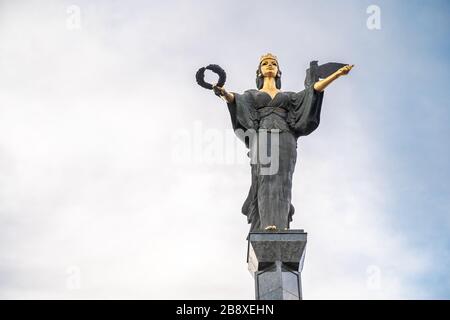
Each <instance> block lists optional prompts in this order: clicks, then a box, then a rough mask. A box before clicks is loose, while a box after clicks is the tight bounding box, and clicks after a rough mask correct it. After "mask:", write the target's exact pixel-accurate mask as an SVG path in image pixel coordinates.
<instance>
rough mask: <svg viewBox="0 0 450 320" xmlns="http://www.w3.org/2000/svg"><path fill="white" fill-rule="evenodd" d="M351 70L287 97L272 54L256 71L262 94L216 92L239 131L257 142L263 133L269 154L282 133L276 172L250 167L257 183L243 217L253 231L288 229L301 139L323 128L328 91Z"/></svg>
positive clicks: (311, 81) (308, 82) (311, 83)
mask: <svg viewBox="0 0 450 320" xmlns="http://www.w3.org/2000/svg"><path fill="white" fill-rule="evenodd" d="M316 66H317V65H316ZM311 67H313V64H311ZM352 67H353V65H345V66H344V67H342V68H339V69H338V70H337V71H335V72H333V73H331V74H330V75H328V76H327V77H326V78H324V79H322V80H320V81H319V78H318V77H317V76H316V77H312V78H311V77H310V78H309V79H308V78H307V80H306V81H305V86H306V88H305V89H304V90H303V91H300V92H283V91H281V90H280V89H281V71H280V68H279V64H278V60H277V57H276V56H274V55H272V54H270V53H268V54H266V55H263V56H262V57H261V59H260V62H259V65H258V68H257V71H256V85H257V88H258V90H255V89H251V90H247V91H245V92H244V93H242V94H238V93H234V92H228V91H227V90H225V89H224V88H223V87H218V86H214V87H213V88H214V92H215V93H216V94H217V95H220V96H221V97H223V98H224V99H225V100H226V102H227V105H228V110H229V112H230V116H231V121H232V125H233V129H234V130H235V132H237V131H238V130H244V131H248V130H253V131H254V132H255V133H256V134H255V135H256V137H257V139H256V140H255V141H260V138H261V134H262V132H264V133H265V134H266V135H267V138H266V140H265V142H264V144H266V145H267V150H272V147H273V145H274V144H275V141H276V139H275V137H274V134H275V133H276V134H277V137H276V138H277V139H278V141H277V144H276V146H277V150H276V151H277V156H278V159H277V161H278V164H277V168H276V170H275V172H272V173H269V174H267V173H265V174H263V173H262V172H263V169H264V168H266V167H267V165H266V164H265V163H263V162H262V161H259V160H258V161H256V162H255V163H251V173H252V184H251V187H250V191H249V193H248V197H247V199H246V200H245V202H244V205H243V206H242V213H243V214H244V215H246V216H247V220H248V223H250V224H251V228H250V231H257V230H271V231H276V230H287V229H289V223H290V222H291V221H292V215H293V214H294V206H293V205H292V204H291V190H292V175H293V173H294V168H295V163H296V159H297V139H298V137H300V136H306V135H308V134H310V133H311V132H312V131H314V130H315V129H316V128H317V127H318V125H319V122H320V111H321V106H322V99H323V91H324V89H325V88H326V87H327V86H328V85H329V84H330V83H332V82H333V81H334V80H336V79H337V78H339V77H340V76H342V75H346V74H348V73H349V71H350V70H351V69H352ZM244 142H246V141H245V140H244ZM246 144H247V146H248V147H250V149H252V146H254V143H247V142H246ZM256 145H258V144H256ZM259 146H260V145H259ZM269 153H270V151H269ZM258 159H259V158H258ZM272 160H273V159H272Z"/></svg>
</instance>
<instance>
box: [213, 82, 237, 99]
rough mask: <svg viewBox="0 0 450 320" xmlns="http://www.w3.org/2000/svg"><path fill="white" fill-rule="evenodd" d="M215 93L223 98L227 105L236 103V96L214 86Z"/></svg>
mask: <svg viewBox="0 0 450 320" xmlns="http://www.w3.org/2000/svg"><path fill="white" fill-rule="evenodd" d="M213 91H214V93H215V94H219V95H220V97H223V98H224V99H225V101H226V102H227V103H232V102H233V101H234V94H232V93H231V92H228V91H227V90H225V89H224V88H223V87H217V86H215V85H214V86H213Z"/></svg>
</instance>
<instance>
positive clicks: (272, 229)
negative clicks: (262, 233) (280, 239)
mask: <svg viewBox="0 0 450 320" xmlns="http://www.w3.org/2000/svg"><path fill="white" fill-rule="evenodd" d="M264 230H266V231H276V230H277V226H267V227H265V228H264Z"/></svg>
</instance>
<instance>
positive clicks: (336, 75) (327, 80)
mask: <svg viewBox="0 0 450 320" xmlns="http://www.w3.org/2000/svg"><path fill="white" fill-rule="evenodd" d="M353 67H354V65H353V64H352V65H350V64H349V65H346V66H345V67H342V68H340V69H339V70H338V71H336V72H335V73H333V74H331V75H329V76H328V77H326V78H325V79H322V80H320V81H317V82H316V83H314V90H316V91H318V92H322V91H323V90H325V88H326V87H327V86H328V85H329V84H330V83H332V82H333V81H334V80H336V79H337V78H339V77H340V76H344V75H346V74H348V73H349V72H350V70H352V68H353Z"/></svg>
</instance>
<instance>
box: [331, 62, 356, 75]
mask: <svg viewBox="0 0 450 320" xmlns="http://www.w3.org/2000/svg"><path fill="white" fill-rule="evenodd" d="M354 66H355V65H354V64H348V65H346V66H345V67H342V68H340V69H339V70H338V71H336V74H337V75H338V76H345V75H346V74H348V73H349V72H350V70H352V68H353V67H354Z"/></svg>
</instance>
